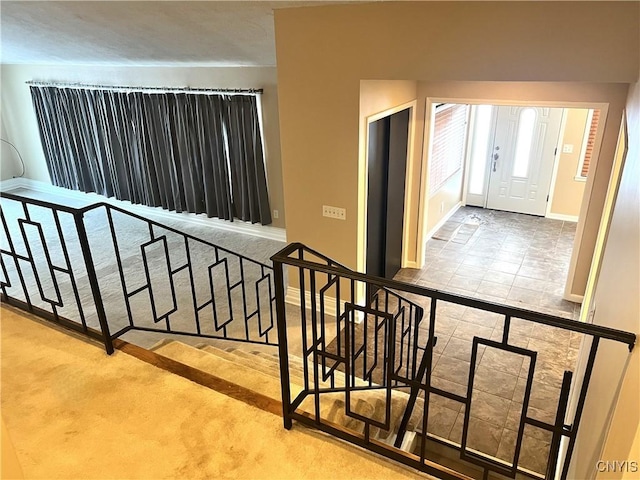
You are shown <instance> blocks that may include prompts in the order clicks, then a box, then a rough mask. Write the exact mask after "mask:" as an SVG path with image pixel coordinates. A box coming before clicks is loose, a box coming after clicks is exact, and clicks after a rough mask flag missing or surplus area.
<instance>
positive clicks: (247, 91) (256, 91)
mask: <svg viewBox="0 0 640 480" xmlns="http://www.w3.org/2000/svg"><path fill="white" fill-rule="evenodd" d="M25 83H26V84H27V85H30V86H34V87H56V88H82V89H86V90H121V91H129V92H131V91H135V92H157V93H160V92H176V93H177V92H180V93H203V94H216V93H221V94H226V95H260V94H261V93H262V92H263V90H262V89H261V88H191V87H131V86H122V85H89V84H84V83H55V82H36V81H32V80H29V81H27V82H25Z"/></svg>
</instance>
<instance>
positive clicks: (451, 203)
mask: <svg viewBox="0 0 640 480" xmlns="http://www.w3.org/2000/svg"><path fill="white" fill-rule="evenodd" d="M463 179H464V169H462V168H461V169H460V170H459V171H458V172H456V173H454V174H453V175H451V177H449V179H448V180H447V181H446V182H445V183H444V184H443V185H442V186H441V187H440V188H439V189H438V191H437V192H435V193H434V194H430V195H429V198H428V199H427V204H426V208H425V210H426V214H427V216H426V219H425V221H426V232H427V233H429V232H431V231H432V230H433V229H434V228H435V227H436V226H437V225H438V222H440V221H441V220H442V219H443V218H444V217H446V216H447V215H449V214H450V213H451V211H452V210H453V209H454V208H455V207H456V206H457V205H458V204H459V203H460V202H461V201H462V180H463ZM424 240H425V241H427V240H428V238H425V239H424Z"/></svg>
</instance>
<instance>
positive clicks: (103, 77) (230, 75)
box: [0, 65, 285, 227]
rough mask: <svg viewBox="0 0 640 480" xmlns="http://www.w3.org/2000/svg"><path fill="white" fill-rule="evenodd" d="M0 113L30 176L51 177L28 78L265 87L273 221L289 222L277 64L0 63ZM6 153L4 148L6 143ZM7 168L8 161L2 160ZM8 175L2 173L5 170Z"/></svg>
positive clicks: (281, 224) (47, 180) (267, 151)
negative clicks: (115, 64) (232, 65)
mask: <svg viewBox="0 0 640 480" xmlns="http://www.w3.org/2000/svg"><path fill="white" fill-rule="evenodd" d="M1 78H2V92H1V98H0V100H1V102H2V103H1V106H2V108H1V115H2V123H3V125H4V126H5V128H6V134H7V136H8V139H9V140H10V141H12V142H13V143H14V144H15V145H16V146H17V147H18V149H19V150H20V152H21V153H22V156H23V158H24V160H25V163H26V174H25V176H26V177H27V178H31V179H33V180H40V181H43V182H47V183H50V179H49V174H48V172H47V167H46V164H45V160H44V155H43V153H42V147H41V144H40V136H39V133H38V127H37V123H36V118H35V114H34V112H33V106H32V103H31V96H30V93H29V88H28V86H27V85H25V82H26V81H28V80H37V81H57V82H71V83H89V84H98V85H132V86H149V87H158V86H161V87H164V86H167V87H185V86H189V87H194V88H198V87H200V88H263V89H264V94H263V95H262V106H263V126H264V136H265V139H264V140H265V155H266V162H267V180H268V188H269V198H270V202H271V208H272V210H273V209H275V210H278V211H279V218H278V219H275V218H274V219H273V224H272V225H273V226H275V227H284V226H285V206H284V198H283V189H282V165H281V160H280V125H279V122H278V92H277V85H276V69H275V68H274V67H130V66H68V65H67V66H50V65H2V71H1ZM3 153H4V149H3ZM3 170H4V161H3ZM3 179H4V174H3Z"/></svg>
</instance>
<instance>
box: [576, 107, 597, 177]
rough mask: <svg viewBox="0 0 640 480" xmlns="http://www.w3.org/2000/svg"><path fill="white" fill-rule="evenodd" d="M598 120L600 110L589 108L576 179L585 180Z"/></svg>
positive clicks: (591, 158) (591, 157) (591, 156)
mask: <svg viewBox="0 0 640 480" xmlns="http://www.w3.org/2000/svg"><path fill="white" fill-rule="evenodd" d="M599 122H600V110H593V109H592V110H589V114H588V115H587V122H586V127H585V132H584V139H583V142H582V150H581V151H580V162H578V171H577V172H576V180H586V179H587V175H588V174H589V167H590V166H591V161H592V160H593V149H594V147H595V143H596V135H597V133H598V123H599Z"/></svg>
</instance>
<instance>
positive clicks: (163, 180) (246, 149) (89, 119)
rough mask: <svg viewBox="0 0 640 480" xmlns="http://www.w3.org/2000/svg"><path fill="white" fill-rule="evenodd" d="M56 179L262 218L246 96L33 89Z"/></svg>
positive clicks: (196, 209)
mask: <svg viewBox="0 0 640 480" xmlns="http://www.w3.org/2000/svg"><path fill="white" fill-rule="evenodd" d="M31 95H32V99H33V104H34V108H35V111H36V116H37V118H38V123H39V127H40V136H41V139H42V145H43V149H44V154H45V158H46V161H47V165H48V168H49V173H50V174H51V179H52V181H53V183H54V184H55V185H58V186H61V187H65V188H70V189H74V190H81V191H84V192H97V193H100V194H102V195H105V196H108V197H115V198H118V199H120V200H129V201H131V202H132V203H139V204H144V205H149V206H161V207H163V208H166V209H169V210H175V211H177V212H182V211H186V212H193V213H206V214H207V216H209V217H219V218H224V219H227V220H233V218H234V216H235V217H237V218H240V219H242V220H245V221H250V222H252V223H257V222H260V223H262V224H264V225H267V224H269V223H271V215H270V212H271V210H270V207H269V200H268V194H267V185H266V175H265V168H264V157H263V150H262V137H261V135H260V129H259V121H258V112H257V100H256V98H255V97H254V96H225V95H198V94H186V93H146V92H120V91H110V90H89V89H76V88H66V89H65V88H57V87H40V86H32V87H31Z"/></svg>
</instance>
